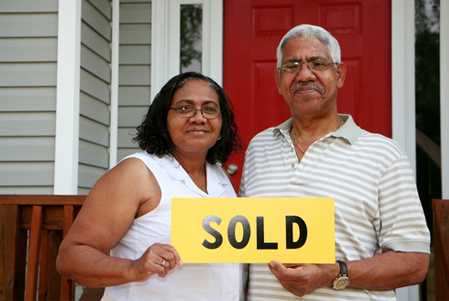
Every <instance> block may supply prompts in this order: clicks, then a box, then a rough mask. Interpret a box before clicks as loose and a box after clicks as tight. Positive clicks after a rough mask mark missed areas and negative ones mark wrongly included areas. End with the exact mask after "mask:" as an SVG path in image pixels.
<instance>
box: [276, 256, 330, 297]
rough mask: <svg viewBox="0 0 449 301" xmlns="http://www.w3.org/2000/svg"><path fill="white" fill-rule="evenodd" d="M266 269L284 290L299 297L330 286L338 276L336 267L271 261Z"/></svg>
mask: <svg viewBox="0 0 449 301" xmlns="http://www.w3.org/2000/svg"><path fill="white" fill-rule="evenodd" d="M268 267H269V268H270V270H271V272H272V273H273V274H274V276H276V278H277V279H278V281H279V283H280V284H281V285H282V286H283V287H284V288H285V289H286V290H288V291H289V292H291V293H292V294H294V295H296V296H299V297H302V296H304V295H307V294H309V293H311V292H313V291H314V290H316V289H318V288H320V287H325V286H330V284H331V283H332V281H333V280H334V279H335V278H336V277H337V274H338V268H337V266H336V265H324V264H323V265H316V264H304V265H283V264H281V263H279V262H277V261H271V262H270V263H269V264H268Z"/></svg>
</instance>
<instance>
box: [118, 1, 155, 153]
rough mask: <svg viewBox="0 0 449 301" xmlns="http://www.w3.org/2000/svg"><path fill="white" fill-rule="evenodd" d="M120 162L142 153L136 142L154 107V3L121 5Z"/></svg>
mask: <svg viewBox="0 0 449 301" xmlns="http://www.w3.org/2000/svg"><path fill="white" fill-rule="evenodd" d="M119 56H120V58H119V62H120V65H119V111H118V159H119V160H120V159H122V158H123V157H124V156H126V155H127V154H130V153H133V152H135V151H136V150H138V147H137V145H136V144H135V143H134V142H133V141H132V138H133V137H134V135H135V128H136V126H137V125H139V124H140V123H141V121H142V120H143V117H144V116H145V114H146V112H147V110H148V106H149V103H150V81H151V78H150V74H151V72H150V71H151V1H148V0H139V1H136V0H121V1H120V48H119Z"/></svg>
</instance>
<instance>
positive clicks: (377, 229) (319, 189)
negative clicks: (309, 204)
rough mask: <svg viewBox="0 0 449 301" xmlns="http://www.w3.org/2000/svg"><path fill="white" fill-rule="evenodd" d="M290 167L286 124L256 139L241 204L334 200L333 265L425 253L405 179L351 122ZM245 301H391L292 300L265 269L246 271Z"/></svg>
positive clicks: (422, 229)
mask: <svg viewBox="0 0 449 301" xmlns="http://www.w3.org/2000/svg"><path fill="white" fill-rule="evenodd" d="M340 117H341V118H342V119H343V121H344V124H343V125H342V126H341V127H340V128H339V129H337V130H336V131H334V132H331V133H329V134H327V135H326V136H324V137H322V138H321V139H319V140H317V141H315V142H314V143H313V144H312V145H310V146H309V148H308V149H307V152H306V153H305V154H304V156H303V158H302V159H301V160H298V157H297V156H296V153H295V149H294V146H293V143H292V140H291V138H290V135H289V131H290V128H291V125H292V120H291V119H289V120H287V121H285V122H284V123H282V124H280V125H279V126H277V127H272V128H269V129H266V130H264V131H262V132H261V133H259V134H257V135H256V136H255V137H254V138H253V139H252V140H251V142H250V145H249V147H248V150H247V152H246V156H245V165H244V170H243V176H242V183H241V188H240V189H241V191H240V192H241V196H326V197H332V198H333V199H334V200H335V232H336V233H335V240H336V242H335V250H336V258H337V259H340V260H345V261H351V260H359V259H364V258H370V257H372V256H373V255H375V254H376V253H378V252H380V250H381V249H383V248H386V249H392V250H396V251H404V252H425V253H429V252H430V246H429V244H430V236H429V231H428V228H427V226H426V222H425V218H424V213H423V210H422V207H421V202H420V200H419V197H418V193H417V190H416V184H415V179H414V175H413V172H412V170H411V167H410V164H409V162H408V159H407V157H406V155H405V154H404V153H403V152H402V151H401V150H400V148H399V147H398V145H397V144H396V143H395V142H394V141H393V140H391V139H389V138H386V137H384V136H382V135H380V134H374V133H370V132H368V131H365V130H363V129H361V128H360V127H358V126H357V125H356V124H355V123H354V121H353V119H352V117H351V116H349V115H340ZM249 273H250V283H249V299H248V300H249V301H262V300H263V301H267V300H271V301H273V300H306V301H309V300H320V301H322V300H333V301H334V300H335V301H337V300H340V301H346V300H359V301H360V300H371V301H380V300H389V301H390V300H396V297H395V293H394V291H393V290H388V291H367V290H356V289H345V290H341V291H335V290H333V289H331V288H320V289H317V290H315V291H314V292H313V293H311V294H309V295H306V296H304V297H302V298H298V297H296V296H294V295H293V294H291V293H289V292H288V291H286V290H285V289H284V288H282V286H281V285H280V284H279V283H278V281H277V280H276V278H275V277H274V276H273V275H272V273H271V272H270V271H269V269H268V267H267V266H266V265H251V266H250V271H249Z"/></svg>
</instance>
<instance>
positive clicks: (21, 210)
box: [0, 195, 85, 301]
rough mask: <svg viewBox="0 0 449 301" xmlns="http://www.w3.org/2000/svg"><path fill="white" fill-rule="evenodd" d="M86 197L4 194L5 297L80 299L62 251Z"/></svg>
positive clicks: (1, 267) (0, 238) (0, 205)
mask: <svg viewBox="0 0 449 301" xmlns="http://www.w3.org/2000/svg"><path fill="white" fill-rule="evenodd" d="M84 199H85V196H67V195H64V196H63V195H0V301H10V300H14V301H16V300H26V301H35V300H36V297H37V300H39V301H41V300H64V301H69V300H73V299H74V285H73V282H72V281H71V280H70V279H67V278H65V277H61V276H59V274H58V273H57V272H56V256H57V252H58V247H59V244H60V243H61V240H62V238H63V237H64V235H65V234H66V233H67V231H68V229H69V228H70V226H71V224H72V222H73V219H74V217H75V215H76V214H77V212H78V211H79V209H80V207H81V205H82V203H83V201H84Z"/></svg>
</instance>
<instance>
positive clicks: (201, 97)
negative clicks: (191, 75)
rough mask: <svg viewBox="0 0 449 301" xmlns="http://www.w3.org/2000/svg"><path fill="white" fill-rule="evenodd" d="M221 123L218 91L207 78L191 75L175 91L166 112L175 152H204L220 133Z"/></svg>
mask: <svg viewBox="0 0 449 301" xmlns="http://www.w3.org/2000/svg"><path fill="white" fill-rule="evenodd" d="M192 109H193V110H195V111H194V112H193V114H192V113H190V115H193V116H191V117H189V116H190V115H189V113H187V112H189V111H190V112H191V111H192ZM214 110H215V111H214ZM217 111H218V114H215V113H214V112H217ZM205 116H206V117H205ZM221 125H222V117H221V113H220V104H219V101H218V95H217V93H216V92H215V90H214V89H212V88H211V87H210V86H209V83H208V82H206V81H203V80H198V79H190V80H187V82H185V83H184V86H182V87H181V88H179V89H178V90H177V91H176V92H175V95H174V96H173V99H172V102H171V105H170V110H169V111H168V115H167V128H168V133H169V135H170V138H171V140H172V142H173V144H174V149H173V154H174V155H182V154H194V155H197V154H202V155H204V156H205V155H206V154H207V151H208V150H209V149H210V148H211V147H212V146H214V145H215V143H216V142H217V140H218V138H219V137H220V131H221Z"/></svg>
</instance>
